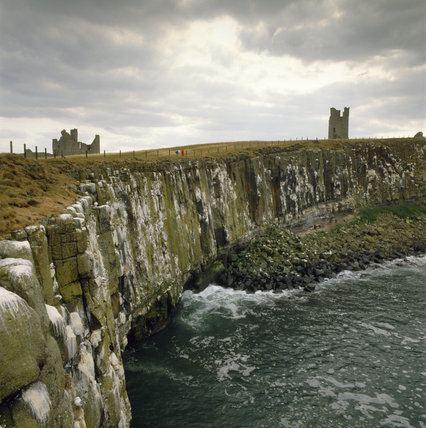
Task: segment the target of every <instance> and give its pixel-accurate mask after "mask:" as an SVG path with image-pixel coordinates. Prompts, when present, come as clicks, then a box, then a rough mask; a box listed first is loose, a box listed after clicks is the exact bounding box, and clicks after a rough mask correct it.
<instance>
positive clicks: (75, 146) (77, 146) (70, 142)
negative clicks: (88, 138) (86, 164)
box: [52, 128, 101, 156]
mask: <svg viewBox="0 0 426 428" xmlns="http://www.w3.org/2000/svg"><path fill="white" fill-rule="evenodd" d="M100 152H101V143H100V138H99V135H95V139H94V140H93V142H92V144H84V143H82V142H80V141H78V130H77V129H75V128H74V129H71V131H70V132H69V133H68V132H67V131H65V129H63V130H62V132H61V138H59V140H58V139H57V138H54V139H53V140H52V153H53V154H54V155H55V156H67V155H84V154H86V153H100Z"/></svg>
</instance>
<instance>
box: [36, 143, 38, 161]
mask: <svg viewBox="0 0 426 428" xmlns="http://www.w3.org/2000/svg"><path fill="white" fill-rule="evenodd" d="M36 159H38V150H37V146H36Z"/></svg>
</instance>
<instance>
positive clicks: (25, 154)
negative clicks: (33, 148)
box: [24, 144, 27, 159]
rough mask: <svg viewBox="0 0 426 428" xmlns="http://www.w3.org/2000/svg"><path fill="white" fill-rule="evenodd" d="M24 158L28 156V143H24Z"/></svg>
mask: <svg viewBox="0 0 426 428" xmlns="http://www.w3.org/2000/svg"><path fill="white" fill-rule="evenodd" d="M24 158H25V159H26V158H27V145H26V144H24Z"/></svg>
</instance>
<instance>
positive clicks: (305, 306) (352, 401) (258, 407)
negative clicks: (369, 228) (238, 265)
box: [126, 257, 426, 427]
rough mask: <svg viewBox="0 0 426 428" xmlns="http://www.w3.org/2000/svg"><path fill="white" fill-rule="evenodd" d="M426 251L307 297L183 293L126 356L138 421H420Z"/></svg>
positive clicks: (425, 400)
mask: <svg viewBox="0 0 426 428" xmlns="http://www.w3.org/2000/svg"><path fill="white" fill-rule="evenodd" d="M425 332H426V258H425V257H423V258H410V259H409V260H408V261H407V262H405V263H404V264H401V263H400V262H394V263H391V264H388V265H386V266H382V267H376V268H370V269H368V270H367V271H364V272H358V273H356V274H355V273H349V272H346V273H343V274H341V275H340V276H339V277H338V278H335V279H332V280H328V281H325V282H324V283H323V284H322V285H321V286H320V287H319V290H317V291H316V292H314V293H310V294H308V293H303V292H294V291H293V292H284V293H281V294H273V293H269V292H259V293H256V294H246V293H245V292H242V291H233V290H229V289H223V288H221V287H217V286H213V285H211V286H209V287H208V288H207V289H206V290H204V291H203V292H202V293H200V294H193V293H192V292H185V294H184V296H183V305H182V309H181V310H180V312H179V313H178V315H177V316H176V318H175V319H174V321H173V322H172V324H171V325H170V327H168V328H167V329H166V330H165V331H164V332H162V333H160V334H158V335H157V336H155V337H153V338H151V339H150V340H149V341H148V342H146V343H145V344H143V345H141V346H140V347H139V348H138V349H135V350H132V351H129V352H128V353H127V357H126V374H127V387H128V392H129V396H130V401H131V404H132V409H133V425H132V426H134V427H142V426H143V427H348V426H351V427H352V426H354V427H380V426H389V427H410V426H413V427H426V408H425V407H426V395H425V394H426V333H425Z"/></svg>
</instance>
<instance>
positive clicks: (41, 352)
mask: <svg viewBox="0 0 426 428" xmlns="http://www.w3.org/2000/svg"><path fill="white" fill-rule="evenodd" d="M425 156H426V144H425V143H424V142H423V141H417V142H416V141H414V142H412V143H406V142H404V143H398V142H393V143H392V144H388V145H386V144H380V145H374V144H370V143H368V144H367V143H364V144H357V145H348V146H346V147H344V148H338V149H316V150H315V149H312V150H302V149H297V150H292V151H284V150H283V149H278V148H277V149H270V150H267V151H266V150H265V151H264V152H263V153H259V154H257V155H255V156H244V155H238V156H234V157H229V158H226V159H216V160H214V159H212V160H199V161H186V162H181V163H164V164H157V165H152V166H144V167H141V166H139V167H128V168H120V169H118V168H117V169H114V168H109V169H107V168H105V169H104V170H98V171H97V172H96V174H95V176H94V177H93V178H92V179H91V180H89V181H86V182H83V183H82V184H81V192H82V196H81V198H80V200H79V201H78V202H76V203H75V204H74V205H72V206H70V207H69V208H68V209H67V212H66V213H64V214H62V215H59V216H57V217H52V218H50V219H48V220H46V221H45V222H44V224H40V225H35V226H31V227H27V228H26V229H25V230H20V231H15V232H13V234H12V236H11V239H10V240H5V241H0V344H1V350H0V402H1V404H0V426H7V427H8V426H17V427H37V426H48V427H57V426H64V427H68V426H74V427H78V426H80V427H83V426H86V425H87V426H88V427H97V426H111V427H115V426H119V427H125V426H128V425H129V421H130V405H129V401H128V398H127V393H126V384H125V378H124V370H123V364H122V352H123V350H124V348H125V347H126V344H127V336H128V334H129V331H130V330H131V328H132V327H133V329H132V332H133V333H134V336H135V337H136V338H137V337H139V336H143V335H146V334H150V333H152V332H153V331H155V330H156V329H157V328H158V326H159V325H161V321H163V320H165V319H166V318H167V315H168V314H169V312H170V311H171V310H172V308H173V307H174V306H175V305H176V304H177V303H178V301H179V298H180V296H181V293H182V290H183V287H184V285H185V283H186V282H187V281H188V279H189V278H190V276H191V272H193V271H194V270H197V269H199V268H200V267H201V266H202V265H204V264H206V263H207V262H208V261H210V260H212V259H213V258H214V257H215V255H216V254H217V252H218V250H219V249H220V248H221V247H223V246H226V245H227V244H229V243H232V242H233V241H235V240H237V239H239V238H241V237H243V236H244V235H246V234H248V233H249V232H251V231H253V230H255V229H256V228H258V227H261V226H264V225H266V224H269V223H273V222H284V223H286V224H294V223H298V222H305V223H309V222H312V221H314V220H315V219H317V218H319V217H321V216H332V215H333V214H334V213H336V212H341V211H344V210H348V209H353V208H356V207H359V206H362V205H366V204H369V203H377V202H381V201H384V200H396V199H401V198H415V197H424V196H425V190H426V186H425V168H424V160H425ZM84 423H85V424H86V425H84ZM73 424H74V425H73Z"/></svg>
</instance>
